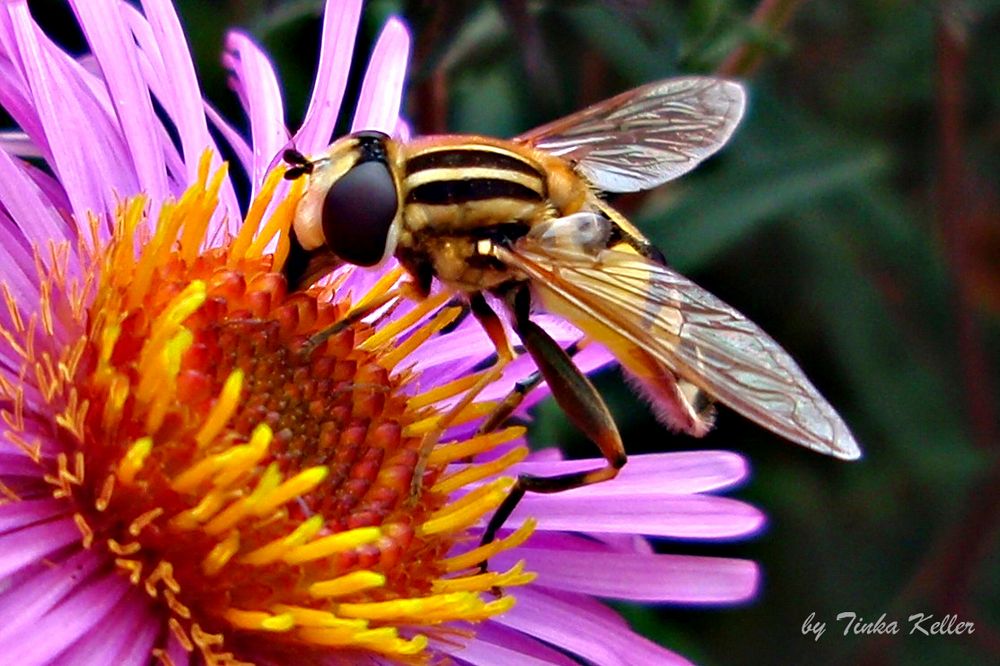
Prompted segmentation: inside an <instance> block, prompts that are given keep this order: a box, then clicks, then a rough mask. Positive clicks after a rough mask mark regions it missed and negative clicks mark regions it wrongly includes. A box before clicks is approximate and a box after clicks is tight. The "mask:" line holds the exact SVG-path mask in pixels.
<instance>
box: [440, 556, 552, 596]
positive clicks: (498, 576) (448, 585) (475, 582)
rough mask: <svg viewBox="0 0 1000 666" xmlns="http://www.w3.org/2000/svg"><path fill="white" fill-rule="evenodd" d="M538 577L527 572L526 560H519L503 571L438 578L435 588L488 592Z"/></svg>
mask: <svg viewBox="0 0 1000 666" xmlns="http://www.w3.org/2000/svg"><path fill="white" fill-rule="evenodd" d="M537 577H538V575H537V574H535V573H530V572H529V573H525V571H524V560H519V561H518V562H517V564H515V565H514V566H513V567H511V568H510V569H508V570H507V571H505V572H503V573H499V572H496V571H489V572H486V573H481V574H476V575H474V576H463V577H461V578H443V579H439V580H436V581H434V588H433V589H434V592H435V593H438V594H441V593H445V592H486V591H489V590H491V589H493V588H496V587H513V586H517V585H527V584H528V583H530V582H531V581H533V580H535V578H537Z"/></svg>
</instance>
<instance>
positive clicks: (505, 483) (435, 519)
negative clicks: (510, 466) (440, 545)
mask: <svg viewBox="0 0 1000 666" xmlns="http://www.w3.org/2000/svg"><path fill="white" fill-rule="evenodd" d="M513 485H514V479H511V478H509V477H502V478H499V479H497V480H496V481H493V482H492V483H489V484H486V485H483V486H480V487H478V488H476V489H475V490H472V491H470V492H469V493H467V494H466V495H465V496H464V497H462V498H461V499H459V500H457V501H455V502H452V503H451V504H448V505H447V506H445V507H444V508H443V509H441V510H440V511H437V512H436V513H434V514H433V515H432V516H431V517H430V518H429V519H428V520H426V521H424V523H423V524H422V525H419V526H418V527H417V533H418V534H420V535H421V536H430V535H432V534H439V533H441V532H453V531H456V530H462V529H465V528H467V527H469V526H470V525H472V524H473V523H475V522H476V521H477V520H479V518H481V517H482V516H483V514H485V513H486V512H488V511H492V510H493V509H495V508H497V507H498V506H500V503H501V502H503V500H504V498H505V497H506V496H507V493H508V492H510V489H511V487H512V486H513Z"/></svg>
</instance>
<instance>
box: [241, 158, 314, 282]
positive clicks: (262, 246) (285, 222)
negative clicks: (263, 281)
mask: <svg viewBox="0 0 1000 666" xmlns="http://www.w3.org/2000/svg"><path fill="white" fill-rule="evenodd" d="M278 172H279V170H277V169H275V171H272V172H271V173H272V174H274V173H278ZM270 181H271V178H270V177H269V178H268V179H267V180H266V181H265V182H264V187H263V188H262V189H261V194H260V195H258V196H262V197H264V198H267V199H270V198H271V195H272V192H273V189H274V188H275V187H277V184H278V181H277V180H275V181H274V183H273V184H272V183H270ZM268 188H270V191H268ZM304 188H305V183H304V182H303V181H301V180H297V181H295V182H294V183H292V192H291V193H290V194H289V196H287V197H285V198H284V199H282V200H281V203H279V204H278V206H277V207H276V208H275V210H274V213H273V214H272V215H271V218H270V219H269V220H268V221H267V224H265V225H264V228H263V229H261V231H260V233H259V234H257V238H255V239H254V241H253V243H251V244H250V249H249V250H247V257H248V258H252V259H256V258H257V257H260V256H261V255H263V254H264V250H266V249H267V246H268V245H270V243H271V240H272V239H273V238H274V237H275V236H276V235H279V234H280V237H281V238H287V236H288V230H289V229H290V228H291V226H292V220H293V219H294V217H295V208H296V207H297V206H298V199H299V196H300V195H301V191H302V190H303V189H304ZM297 195H299V196H297ZM283 264H284V259H283V258H282V259H281V260H280V263H279V258H278V257H275V261H274V266H275V267H276V268H277V267H280V266H282V265H283Z"/></svg>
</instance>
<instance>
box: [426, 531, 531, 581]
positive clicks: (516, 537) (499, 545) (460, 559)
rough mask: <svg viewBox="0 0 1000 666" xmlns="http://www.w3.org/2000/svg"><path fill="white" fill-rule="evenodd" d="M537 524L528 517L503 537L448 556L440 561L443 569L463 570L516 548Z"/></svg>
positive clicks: (526, 538) (451, 570)
mask: <svg viewBox="0 0 1000 666" xmlns="http://www.w3.org/2000/svg"><path fill="white" fill-rule="evenodd" d="M537 525H538V521H537V520H535V519H534V518H528V519H527V520H525V521H524V523H522V524H521V526H520V527H519V528H517V529H516V530H515V531H514V532H512V533H511V534H509V535H507V536H506V537H504V538H503V539H497V540H495V541H491V542H490V543H488V544H485V545H482V546H479V547H477V548H473V549H472V550H470V551H468V552H465V553H462V554H461V555H455V556H454V557H449V558H448V559H446V560H443V562H442V563H443V564H444V568H445V571H450V572H455V571H464V570H465V569H469V568H471V567H474V566H477V565H478V564H479V563H480V562H485V561H487V560H489V559H490V558H492V557H493V556H495V555H496V554H497V553H502V552H503V551H505V550H510V549H512V548H517V547H518V546H520V545H521V544H522V543H524V542H525V541H527V540H528V537H530V536H531V534H532V533H533V532H534V531H535V527H536V526H537Z"/></svg>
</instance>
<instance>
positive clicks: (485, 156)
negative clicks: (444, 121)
mask: <svg viewBox="0 0 1000 666" xmlns="http://www.w3.org/2000/svg"><path fill="white" fill-rule="evenodd" d="M404 189H405V191H406V192H407V195H406V203H408V204H410V203H413V204H424V205H430V206H442V205H457V204H467V203H470V202H476V201H488V200H492V199H514V200H517V201H526V202H537V203H542V202H544V201H545V200H546V198H547V195H548V192H547V186H546V178H545V174H544V173H543V172H542V171H541V169H539V168H538V167H537V166H536V165H534V164H533V163H532V162H530V161H529V160H527V159H525V158H524V157H523V156H521V155H518V154H517V153H515V152H513V151H511V150H507V149H505V148H502V147H500V146H491V145H483V144H475V143H469V144H459V145H455V144H451V145H446V146H434V147H427V148H424V149H422V150H420V151H419V152H417V153H416V154H414V155H412V156H411V157H410V158H409V159H408V160H407V161H406V167H405V176H404Z"/></svg>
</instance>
